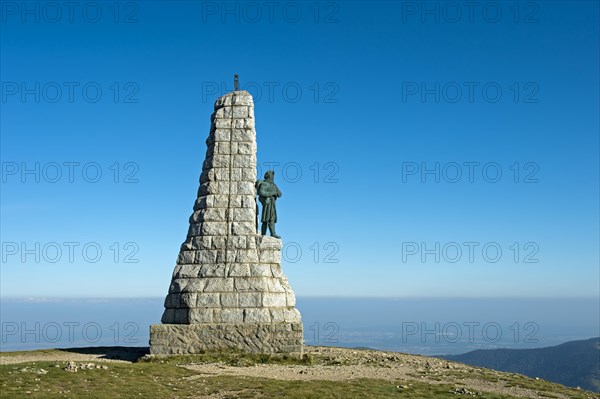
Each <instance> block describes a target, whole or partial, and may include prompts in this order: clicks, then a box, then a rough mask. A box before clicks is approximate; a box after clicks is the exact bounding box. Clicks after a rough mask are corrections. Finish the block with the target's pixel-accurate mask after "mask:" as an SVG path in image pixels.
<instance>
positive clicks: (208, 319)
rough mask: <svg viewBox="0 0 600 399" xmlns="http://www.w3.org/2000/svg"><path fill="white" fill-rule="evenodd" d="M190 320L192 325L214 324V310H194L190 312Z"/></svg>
mask: <svg viewBox="0 0 600 399" xmlns="http://www.w3.org/2000/svg"><path fill="white" fill-rule="evenodd" d="M188 319H189V322H190V324H194V323H212V322H213V310H212V309H208V308H203V309H202V308H193V309H190V310H189V314H188Z"/></svg>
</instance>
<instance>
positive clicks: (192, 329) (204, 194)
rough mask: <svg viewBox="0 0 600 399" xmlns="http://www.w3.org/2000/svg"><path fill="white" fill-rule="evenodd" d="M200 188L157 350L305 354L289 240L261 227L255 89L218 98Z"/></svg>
mask: <svg viewBox="0 0 600 399" xmlns="http://www.w3.org/2000/svg"><path fill="white" fill-rule="evenodd" d="M206 145H207V151H206V160H205V161H204V164H203V166H202V173H201V175H200V188H199V190H198V197H197V199H196V202H195V204H194V211H193V214H192V216H191V217H190V221H189V223H190V225H189V230H188V233H187V238H186V240H185V242H184V243H183V244H182V246H181V249H180V252H179V256H178V258H177V265H176V266H175V270H174V271H173V276H172V280H171V285H170V286H169V293H168V295H167V297H166V299H165V305H164V306H165V311H164V313H163V316H162V320H161V321H162V324H156V325H152V326H150V353H151V354H157V355H161V354H163V355H164V354H188V353H199V352H204V351H220V350H229V349H234V350H239V351H243V352H250V353H290V354H302V352H303V335H302V322H301V318H300V313H299V312H298V310H297V309H296V308H295V305H296V298H295V296H294V292H293V291H292V289H291V287H290V285H289V283H288V280H287V278H286V277H285V275H284V274H283V272H282V270H281V240H280V239H278V238H274V237H269V236H266V235H261V234H259V233H257V219H256V217H257V201H256V188H255V183H256V177H257V176H256V175H257V170H256V150H257V147H256V129H255V123H254V102H253V99H252V96H251V95H250V93H248V92H247V91H238V90H235V91H233V92H230V93H227V94H226V95H224V96H223V97H221V98H219V99H218V100H217V101H216V102H215V108H214V113H213V114H212V117H211V128H210V134H209V136H208V139H207V140H206Z"/></svg>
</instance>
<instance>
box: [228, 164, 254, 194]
mask: <svg viewBox="0 0 600 399" xmlns="http://www.w3.org/2000/svg"><path fill="white" fill-rule="evenodd" d="M230 157H231V158H227V162H228V163H230V164H231V166H232V167H234V168H255V167H256V157H254V156H253V155H239V154H238V155H230ZM230 159H232V161H230ZM240 194H248V193H240Z"/></svg>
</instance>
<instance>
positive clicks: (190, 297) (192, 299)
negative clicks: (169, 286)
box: [180, 292, 197, 308]
mask: <svg viewBox="0 0 600 399" xmlns="http://www.w3.org/2000/svg"><path fill="white" fill-rule="evenodd" d="M196 295H197V294H196V293H195V292H185V293H183V294H181V305H180V307H181V308H193V307H194V306H196Z"/></svg>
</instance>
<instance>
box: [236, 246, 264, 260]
mask: <svg viewBox="0 0 600 399" xmlns="http://www.w3.org/2000/svg"><path fill="white" fill-rule="evenodd" d="M236 255H237V256H236V257H235V262H236V263H253V262H258V253H257V251H256V250H255V249H240V250H238V251H237V254H236Z"/></svg>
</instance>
